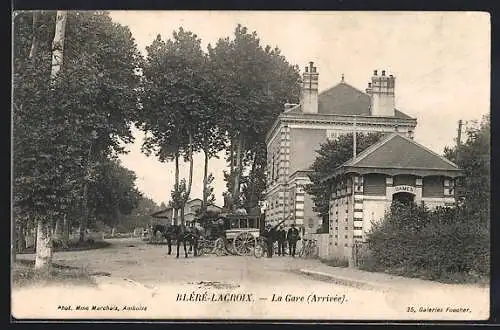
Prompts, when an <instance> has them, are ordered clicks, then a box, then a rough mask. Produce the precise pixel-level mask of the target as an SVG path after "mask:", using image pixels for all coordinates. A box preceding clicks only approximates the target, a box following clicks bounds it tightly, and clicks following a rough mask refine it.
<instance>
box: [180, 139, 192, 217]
mask: <svg viewBox="0 0 500 330" xmlns="http://www.w3.org/2000/svg"><path fill="white" fill-rule="evenodd" d="M188 134H189V178H188V185H187V188H186V194H185V195H184V203H186V202H187V201H188V199H189V195H191V186H192V185H193V165H194V164H193V136H192V135H191V133H188ZM183 220H184V219H183Z"/></svg>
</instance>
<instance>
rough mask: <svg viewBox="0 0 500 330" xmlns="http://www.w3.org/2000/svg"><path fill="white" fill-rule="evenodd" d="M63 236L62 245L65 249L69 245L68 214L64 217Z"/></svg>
mask: <svg viewBox="0 0 500 330" xmlns="http://www.w3.org/2000/svg"><path fill="white" fill-rule="evenodd" d="M62 227H63V228H62V237H61V242H62V247H63V249H67V248H68V245H69V229H70V228H69V227H70V226H69V221H68V217H67V215H66V214H64V218H63V226H62Z"/></svg>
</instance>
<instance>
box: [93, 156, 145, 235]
mask: <svg viewBox="0 0 500 330" xmlns="http://www.w3.org/2000/svg"><path fill="white" fill-rule="evenodd" d="M135 180H136V175H135V173H134V172H133V171H130V170H128V169H126V168H124V167H123V166H121V165H120V163H119V162H118V161H117V160H106V161H104V162H102V163H101V164H99V167H98V169H97V174H96V178H95V180H94V181H93V182H92V183H91V184H90V186H89V207H90V209H91V210H92V212H91V214H92V215H93V216H94V217H95V220H98V221H100V222H102V223H105V224H107V225H110V226H113V225H116V224H117V223H118V222H119V220H120V219H121V218H122V215H129V214H131V213H132V211H133V210H134V209H135V208H136V207H137V206H138V203H139V201H140V199H141V197H142V195H141V193H140V192H139V190H138V189H137V188H136V187H135Z"/></svg>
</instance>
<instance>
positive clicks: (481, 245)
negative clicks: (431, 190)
mask: <svg viewBox="0 0 500 330" xmlns="http://www.w3.org/2000/svg"><path fill="white" fill-rule="evenodd" d="M482 217H484V214H477V213H476V214H475V213H472V212H471V211H470V210H467V209H465V208H464V207H457V208H436V209H435V210H432V211H431V210H428V209H427V208H426V207H425V206H423V205H416V204H410V205H406V204H400V203H395V204H393V205H392V207H391V209H390V211H389V212H388V213H387V214H386V216H385V218H384V220H383V221H382V222H380V223H378V224H374V226H373V227H372V230H371V232H370V233H369V234H368V237H367V243H368V248H369V250H370V259H371V260H370V261H369V262H366V263H365V264H366V265H365V269H366V268H372V269H368V270H377V271H386V272H392V273H398V274H400V275H410V276H412V275H413V276H418V275H421V276H420V277H422V276H423V277H426V278H429V279H446V278H449V277H450V276H452V275H453V274H462V275H464V274H465V275H469V276H470V277H474V276H479V277H482V276H486V277H487V276H488V275H489V270H490V234H489V225H488V221H485V219H482Z"/></svg>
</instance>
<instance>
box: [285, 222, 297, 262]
mask: <svg viewBox="0 0 500 330" xmlns="http://www.w3.org/2000/svg"><path fill="white" fill-rule="evenodd" d="M286 239H287V241H288V252H289V253H290V255H291V256H292V257H295V249H296V248H297V241H298V240H300V234H299V230H298V229H297V227H295V224H294V223H292V227H291V228H290V229H288V233H287V235H286Z"/></svg>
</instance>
